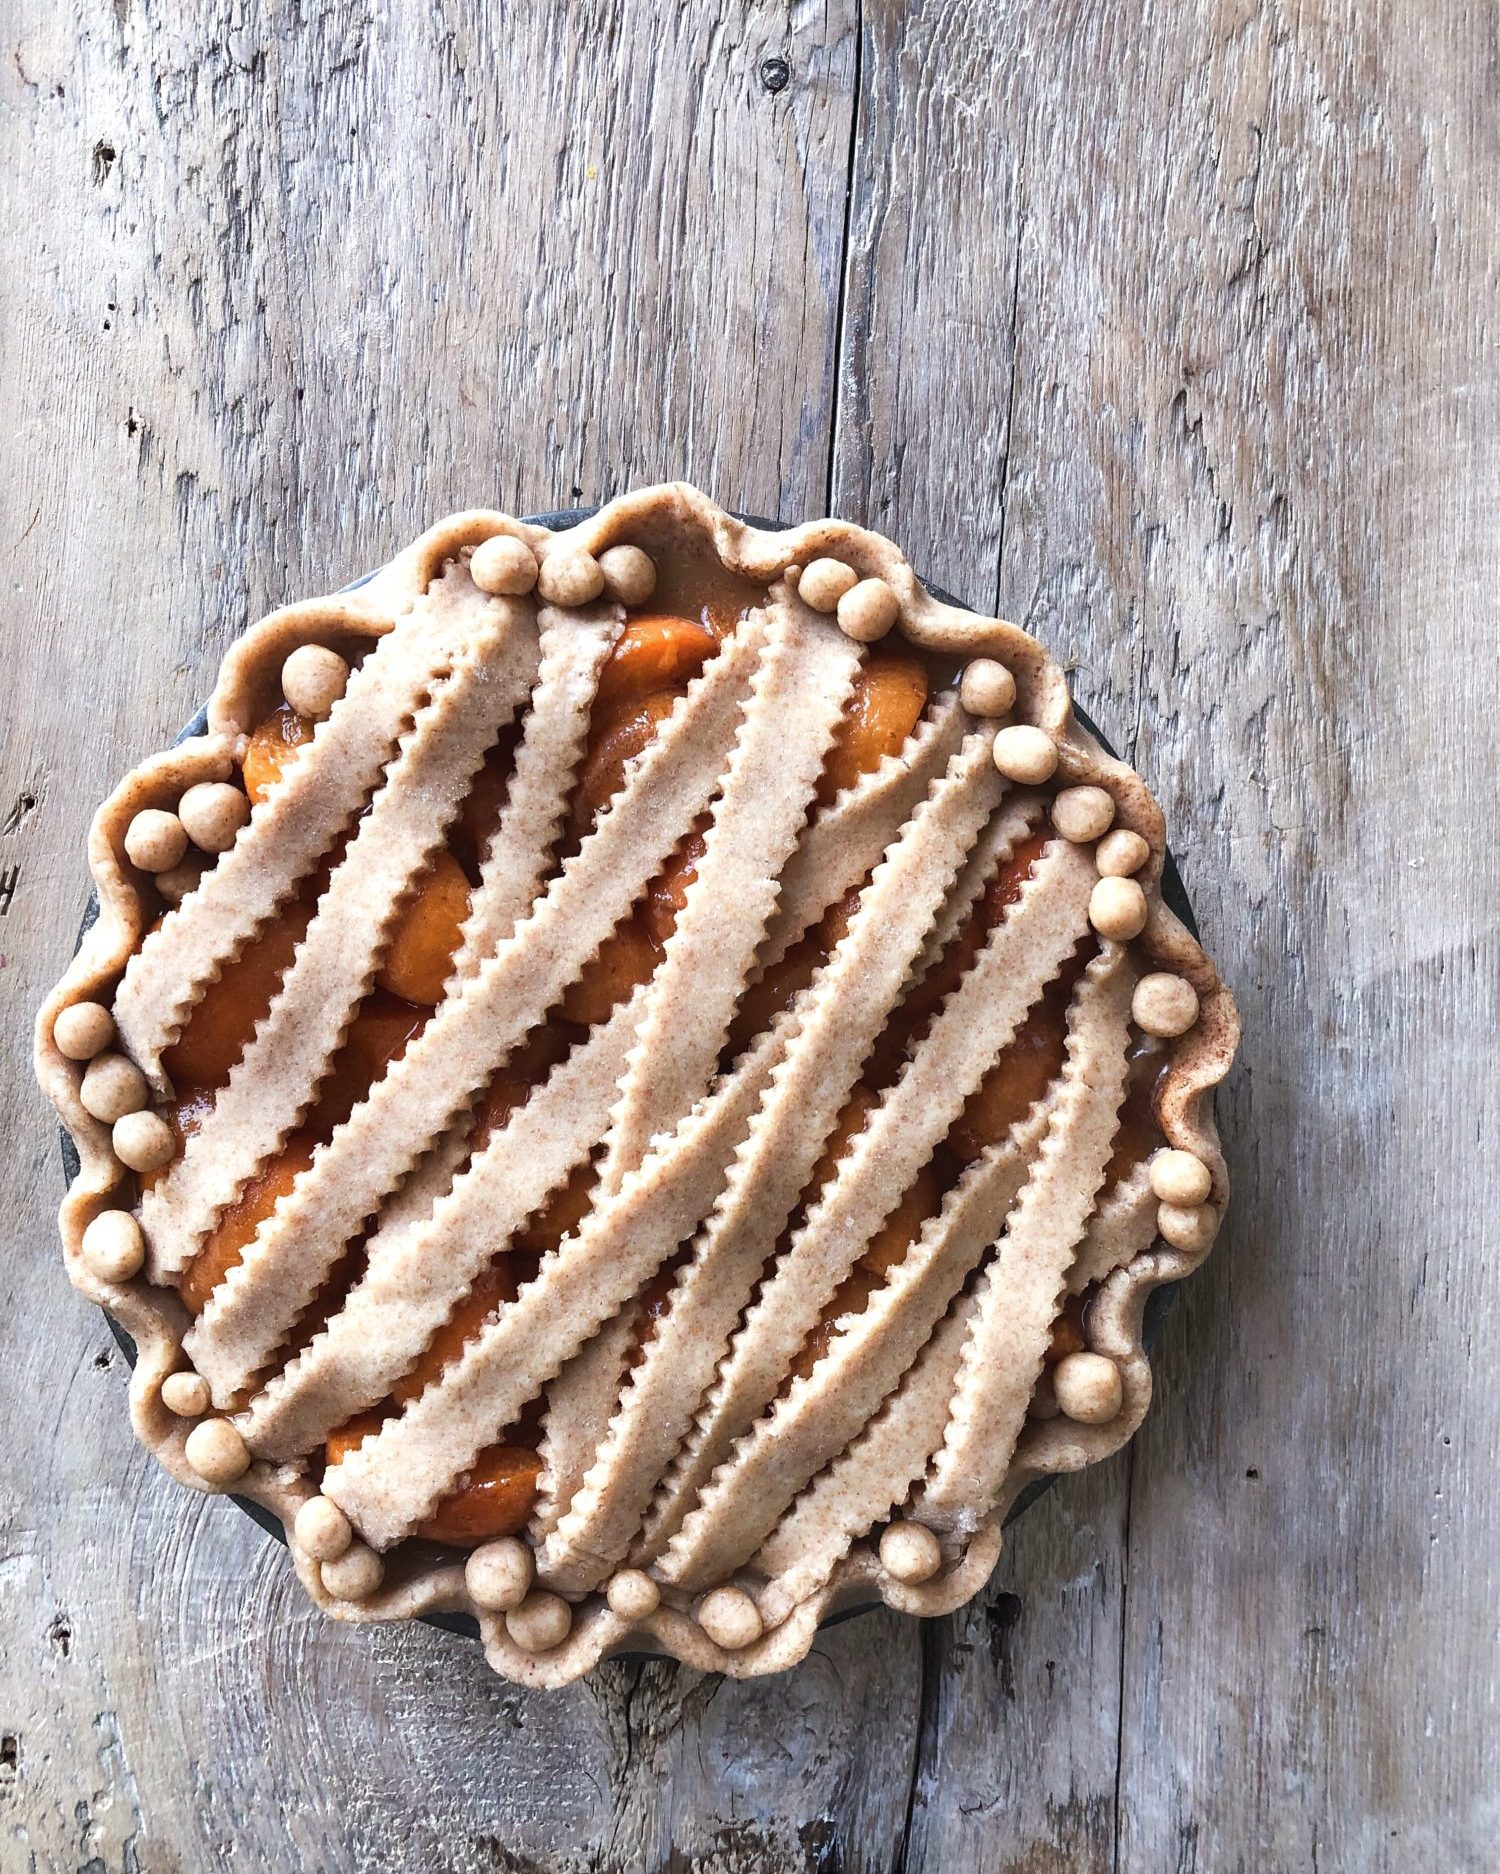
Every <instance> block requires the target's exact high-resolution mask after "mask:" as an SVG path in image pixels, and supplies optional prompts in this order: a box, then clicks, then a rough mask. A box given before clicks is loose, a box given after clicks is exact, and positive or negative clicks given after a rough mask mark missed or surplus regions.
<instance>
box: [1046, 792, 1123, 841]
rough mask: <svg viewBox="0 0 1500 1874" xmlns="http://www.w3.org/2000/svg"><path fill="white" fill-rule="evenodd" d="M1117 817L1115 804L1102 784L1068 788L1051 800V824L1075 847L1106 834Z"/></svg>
mask: <svg viewBox="0 0 1500 1874" xmlns="http://www.w3.org/2000/svg"><path fill="white" fill-rule="evenodd" d="M1114 817H1115V803H1114V801H1113V799H1112V798H1111V797H1110V795H1108V794H1107V793H1106V792H1105V791H1104V789H1103V788H1102V787H1065V788H1064V789H1063V790H1062V792H1061V793H1060V794H1059V795H1058V796H1057V798H1056V800H1054V801H1053V803H1052V824H1053V825H1054V826H1055V827H1056V828H1057V830H1058V832H1059V833H1061V834H1062V836H1063V838H1064V839H1067V840H1071V841H1072V842H1073V844H1074V845H1075V846H1086V845H1088V843H1089V841H1090V840H1095V839H1098V838H1100V837H1101V836H1102V835H1103V834H1105V833H1107V832H1108V831H1109V829H1110V826H1111V824H1112V822H1113V820H1114Z"/></svg>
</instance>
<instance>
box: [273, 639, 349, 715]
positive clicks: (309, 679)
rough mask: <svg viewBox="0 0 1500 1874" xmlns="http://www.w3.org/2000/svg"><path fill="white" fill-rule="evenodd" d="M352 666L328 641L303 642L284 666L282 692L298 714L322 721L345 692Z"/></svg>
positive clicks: (282, 668)
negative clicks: (318, 642) (324, 642)
mask: <svg viewBox="0 0 1500 1874" xmlns="http://www.w3.org/2000/svg"><path fill="white" fill-rule="evenodd" d="M348 682H349V666H348V665H347V664H346V663H345V662H344V660H343V658H342V657H340V656H339V654H338V652H337V651H330V650H329V649H328V647H327V645H325V644H304V645H301V646H300V647H299V648H298V649H297V650H295V651H293V652H292V654H291V656H290V657H289V658H288V659H287V660H286V662H285V663H284V664H283V665H282V666H281V694H282V695H283V696H284V697H285V698H286V700H287V701H288V702H289V703H290V704H291V706H292V708H293V709H295V710H296V712H297V714H298V715H299V716H306V717H307V718H308V720H309V721H310V722H321V721H322V720H323V718H324V717H325V716H326V715H327V714H328V713H329V712H330V711H331V710H332V708H333V706H334V704H335V703H336V702H337V701H338V700H339V698H340V697H341V696H342V695H343V694H344V690H345V687H346V686H347V684H348Z"/></svg>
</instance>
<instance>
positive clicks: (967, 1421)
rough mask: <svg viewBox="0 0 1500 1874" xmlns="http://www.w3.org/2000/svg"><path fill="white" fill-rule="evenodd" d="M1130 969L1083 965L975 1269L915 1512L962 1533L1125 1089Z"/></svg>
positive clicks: (996, 1489) (1071, 1247) (1105, 962)
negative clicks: (999, 1212) (1006, 1195)
mask: <svg viewBox="0 0 1500 1874" xmlns="http://www.w3.org/2000/svg"><path fill="white" fill-rule="evenodd" d="M1135 980H1136V978H1135V972H1134V970H1133V969H1132V967H1131V965H1130V962H1129V960H1128V958H1127V956H1126V954H1125V953H1124V952H1123V951H1122V950H1121V949H1120V947H1119V946H1118V945H1116V944H1108V945H1106V946H1105V948H1104V950H1103V951H1102V953H1101V954H1100V955H1099V956H1098V957H1096V958H1095V960H1094V961H1093V962H1092V963H1091V964H1090V965H1089V967H1088V969H1087V970H1086V971H1085V973H1084V979H1083V983H1082V985H1081V986H1080V989H1079V992H1078V997H1077V1004H1076V1013H1075V1017H1074V1020H1073V1023H1072V1025H1071V1026H1070V1028H1069V1031H1068V1041H1067V1060H1066V1064H1065V1066H1064V1068H1063V1072H1062V1085H1061V1089H1060V1092H1059V1094H1058V1097H1057V1098H1056V1100H1055V1101H1054V1102H1053V1105H1052V1110H1051V1114H1050V1117H1049V1120H1048V1125H1047V1132H1046V1136H1045V1137H1044V1139H1043V1140H1042V1143H1041V1147H1040V1150H1039V1151H1038V1154H1037V1161H1036V1164H1035V1166H1034V1167H1033V1170H1032V1174H1031V1177H1030V1178H1029V1180H1028V1181H1027V1184H1026V1187H1025V1189H1024V1190H1023V1191H1022V1193H1021V1196H1020V1198H1019V1200H1018V1202H1017V1205H1016V1209H1015V1210H1014V1212H1013V1213H1012V1214H1011V1217H1010V1220H1009V1222H1008V1224H1007V1226H1006V1232H1005V1241H1004V1242H1003V1243H1002V1244H1001V1246H1000V1251H999V1254H998V1255H997V1256H996V1258H995V1260H994V1262H993V1263H991V1264H990V1266H989V1268H988V1269H987V1270H986V1271H985V1273H984V1275H983V1277H982V1278H981V1280H980V1286H979V1290H978V1307H977V1309H976V1311H975V1316H974V1322H973V1325H972V1328H971V1330H970V1333H969V1338H968V1340H967V1342H966V1343H965V1345H964V1355H963V1363H962V1367H961V1370H960V1373H959V1379H958V1385H957V1388H956V1390H955V1393H954V1398H953V1409H952V1413H951V1416H950V1418H949V1421H948V1427H947V1430H946V1432H945V1433H944V1437H943V1446H942V1449H941V1450H940V1451H939V1452H938V1454H937V1458H936V1460H935V1462H934V1465H933V1472H932V1476H931V1478H930V1480H929V1481H928V1483H927V1485H926V1487H925V1489H924V1490H923V1492H922V1497H921V1507H922V1515H923V1517H924V1519H925V1520H926V1521H928V1522H929V1523H930V1524H931V1526H932V1527H933V1528H936V1529H946V1530H951V1531H953V1532H955V1533H956V1534H961V1535H966V1534H970V1533H972V1531H973V1530H974V1529H975V1528H977V1526H978V1524H979V1522H980V1521H981V1520H982V1519H983V1517H984V1515H985V1512H986V1511H987V1510H988V1508H989V1506H990V1505H991V1504H992V1503H994V1502H995V1500H996V1499H997V1498H998V1496H999V1494H1000V1490H1001V1486H1002V1484H1003V1483H1004V1481H1005V1475H1006V1472H1007V1471H1008V1470H1009V1469H1010V1460H1011V1453H1012V1451H1013V1450H1014V1448H1015V1443H1016V1439H1017V1438H1018V1437H1019V1436H1020V1432H1021V1427H1022V1425H1023V1424H1024V1422H1025V1418H1026V1406H1027V1402H1028V1401H1029V1399H1030V1398H1031V1394H1032V1391H1033V1389H1034V1388H1035V1385H1036V1382H1037V1379H1038V1377H1039V1376H1040V1374H1041V1370H1042V1360H1043V1356H1044V1354H1045V1351H1046V1347H1047V1340H1048V1336H1049V1334H1050V1332H1051V1327H1052V1321H1053V1317H1054V1316H1055V1315H1056V1313H1057V1303H1058V1298H1059V1296H1060V1294H1061V1292H1062V1290H1063V1286H1064V1284H1065V1282H1066V1280H1067V1274H1068V1268H1069V1266H1070V1264H1071V1263H1072V1260H1073V1256H1074V1253H1075V1251H1076V1249H1077V1246H1078V1240H1079V1238H1080V1236H1081V1235H1082V1234H1083V1229H1084V1225H1085V1224H1086V1223H1087V1221H1088V1218H1089V1214H1090V1212H1091V1210H1092V1209H1093V1205H1094V1199H1095V1196H1096V1195H1097V1193H1098V1190H1099V1186H1100V1185H1101V1184H1102V1182H1103V1180H1104V1172H1105V1167H1106V1166H1107V1164H1108V1162H1109V1155H1110V1148H1111V1146H1112V1144H1113V1141H1114V1132H1115V1119H1116V1115H1117V1114H1118V1112H1119V1109H1120V1102H1121V1101H1122V1100H1123V1099H1124V1097H1125V1067H1126V1052H1125V1050H1126V1043H1127V1041H1128V1039H1129V1022H1130V998H1131V991H1132V989H1133V988H1134V986H1135Z"/></svg>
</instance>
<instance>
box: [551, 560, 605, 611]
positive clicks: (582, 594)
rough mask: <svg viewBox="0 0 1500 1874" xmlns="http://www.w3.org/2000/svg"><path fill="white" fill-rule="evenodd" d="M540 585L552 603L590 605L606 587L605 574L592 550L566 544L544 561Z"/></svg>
mask: <svg viewBox="0 0 1500 1874" xmlns="http://www.w3.org/2000/svg"><path fill="white" fill-rule="evenodd" d="M536 588H537V591H538V592H540V593H541V595H542V597H543V598H544V599H545V600H546V601H547V603H548V604H549V605H587V604H588V603H589V601H590V600H591V599H597V598H598V596H599V594H600V593H601V592H602V591H603V590H604V574H603V573H602V572H601V571H600V570H599V562H598V561H597V560H596V559H595V558H594V556H593V554H592V553H585V552H584V550H583V548H582V547H566V548H564V550H563V551H562V552H561V553H555V552H554V553H549V554H548V555H547V557H546V559H544V560H543V561H542V570H541V571H540V572H539V573H538V574H537V580H536Z"/></svg>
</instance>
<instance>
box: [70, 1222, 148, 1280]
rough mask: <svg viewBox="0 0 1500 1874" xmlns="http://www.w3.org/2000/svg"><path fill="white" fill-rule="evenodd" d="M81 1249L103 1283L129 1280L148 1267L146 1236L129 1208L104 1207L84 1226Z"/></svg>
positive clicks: (87, 1263) (90, 1266) (89, 1265)
mask: <svg viewBox="0 0 1500 1874" xmlns="http://www.w3.org/2000/svg"><path fill="white" fill-rule="evenodd" d="M80 1248H81V1250H82V1254H83V1260H84V1262H85V1263H86V1265H87V1266H88V1268H89V1269H90V1270H91V1271H92V1273H93V1274H95V1275H97V1276H98V1278H99V1280H100V1281H101V1282H129V1281H131V1280H133V1278H134V1277H136V1276H138V1275H139V1274H140V1272H141V1270H142V1268H143V1267H144V1266H145V1261H146V1238H145V1236H144V1234H143V1233H142V1231H141V1226H140V1225H139V1224H138V1223H137V1222H136V1220H135V1218H134V1217H132V1216H131V1214H130V1212H129V1211H128V1210H101V1211H100V1212H99V1214H98V1216H97V1217H95V1218H94V1220H93V1222H92V1223H90V1224H89V1225H88V1227H87V1229H85V1231H84V1233H83V1240H82V1243H81V1244H80Z"/></svg>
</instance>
